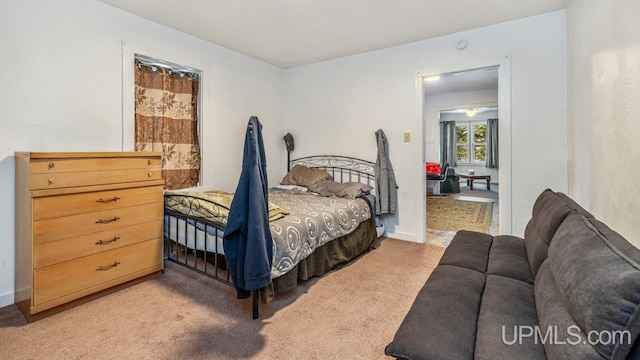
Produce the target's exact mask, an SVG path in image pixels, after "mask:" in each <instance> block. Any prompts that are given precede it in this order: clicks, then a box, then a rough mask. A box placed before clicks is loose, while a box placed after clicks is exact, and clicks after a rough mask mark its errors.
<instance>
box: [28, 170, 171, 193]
mask: <svg viewBox="0 0 640 360" xmlns="http://www.w3.org/2000/svg"><path fill="white" fill-rule="evenodd" d="M161 178H162V170H160V169H124V170H107V171H78V172H60V173H55V174H31V175H30V176H29V187H30V189H31V190H41V189H59V188H68V187H77V186H90V185H103V184H112V183H131V182H136V181H144V180H159V179H161Z"/></svg>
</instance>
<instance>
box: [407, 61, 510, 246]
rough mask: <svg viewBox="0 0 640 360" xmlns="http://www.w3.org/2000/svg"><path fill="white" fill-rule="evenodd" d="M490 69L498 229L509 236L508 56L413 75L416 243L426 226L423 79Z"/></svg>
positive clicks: (447, 65)
mask: <svg viewBox="0 0 640 360" xmlns="http://www.w3.org/2000/svg"><path fill="white" fill-rule="evenodd" d="M489 67H497V68H498V119H499V120H498V139H499V144H500V150H499V156H498V161H499V163H500V173H499V176H498V183H499V184H500V185H499V186H500V198H499V200H498V204H499V209H500V211H499V223H500V224H499V226H500V234H512V193H511V189H512V172H511V171H512V166H511V165H512V164H511V151H512V146H511V57H510V56H509V55H505V56H501V57H497V58H488V59H474V60H469V61H466V62H463V63H457V64H446V65H440V66H433V67H431V68H427V69H425V70H421V71H416V77H415V96H416V101H415V103H416V109H415V116H416V122H417V124H418V128H419V129H421V131H420V134H419V136H420V144H421V149H422V153H421V154H420V156H418V157H416V159H419V160H420V163H419V164H418V163H416V164H415V167H414V168H415V169H416V173H415V174H416V175H415V176H418V178H419V179H422V180H421V181H418V182H417V183H418V186H419V188H416V189H415V190H414V191H415V194H420V195H421V196H416V209H418V211H417V212H416V213H417V222H416V223H417V224H420V226H419V227H418V232H419V233H418V234H417V235H418V236H417V237H416V240H417V241H418V242H422V243H424V242H426V239H427V238H426V234H427V223H426V221H425V219H426V205H425V200H424V199H425V198H426V195H427V192H426V191H427V190H426V182H427V180H426V176H425V174H424V164H425V161H426V157H425V154H426V148H425V139H426V126H425V123H424V111H425V95H424V86H423V78H425V77H430V76H436V75H443V74H450V73H456V72H463V71H471V70H478V69H483V68H489Z"/></svg>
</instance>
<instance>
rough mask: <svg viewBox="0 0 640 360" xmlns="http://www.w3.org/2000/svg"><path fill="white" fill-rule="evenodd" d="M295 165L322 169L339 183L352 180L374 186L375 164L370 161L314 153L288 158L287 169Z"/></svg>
mask: <svg viewBox="0 0 640 360" xmlns="http://www.w3.org/2000/svg"><path fill="white" fill-rule="evenodd" d="M295 165H304V166H306V167H308V168H315V169H320V170H324V171H326V172H328V173H329V174H331V176H333V180H335V181H336V182H339V183H345V182H350V181H353V182H360V183H363V184H367V185H371V186H374V187H375V184H376V178H375V166H376V164H375V163H372V162H371V161H366V160H362V159H356V158H352V157H347V156H338V155H316V156H307V157H302V158H299V159H293V160H289V166H288V168H287V170H290V169H292V168H293V167H294V166H295Z"/></svg>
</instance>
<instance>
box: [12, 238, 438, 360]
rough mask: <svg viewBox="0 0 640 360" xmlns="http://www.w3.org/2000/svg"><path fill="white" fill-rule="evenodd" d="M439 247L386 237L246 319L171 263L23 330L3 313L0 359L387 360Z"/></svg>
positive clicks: (224, 297) (230, 295)
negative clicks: (373, 247) (255, 317)
mask: <svg viewBox="0 0 640 360" xmlns="http://www.w3.org/2000/svg"><path fill="white" fill-rule="evenodd" d="M443 251H444V248H442V247H438V246H432V245H423V244H416V243H410V242H405V241H400V240H393V239H385V240H383V241H382V244H381V246H380V247H379V248H378V249H376V250H373V251H371V252H370V253H368V254H366V255H365V256H363V257H362V258H360V259H359V260H358V261H356V262H355V263H353V264H352V265H350V266H348V267H346V268H343V269H341V270H338V271H335V272H331V273H329V274H327V275H325V276H323V277H321V278H315V279H313V280H310V281H307V282H303V283H301V285H300V286H299V287H298V288H297V289H296V290H294V291H292V292H290V293H287V294H281V295H278V296H277V297H276V299H275V300H274V301H273V302H272V303H270V304H267V305H264V304H261V317H260V318H259V319H258V320H252V319H251V300H250V299H246V300H237V299H236V298H235V290H234V289H232V288H231V287H228V286H226V285H223V284H220V283H218V282H216V281H214V280H211V279H209V278H207V277H204V276H202V275H199V274H196V273H194V272H192V271H190V270H188V269H185V268H182V267H180V266H179V265H176V264H174V263H170V262H167V263H166V270H165V273H164V274H163V275H162V276H160V277H158V278H156V279H153V280H150V281H146V282H144V283H141V284H138V285H136V286H133V287H131V288H128V289H125V290H123V291H120V292H117V293H114V294H111V295H109V296H106V297H103V298H100V299H98V300H95V301H92V302H90V303H87V304H84V305H81V306H78V307H76V308H73V309H70V310H68V311H65V312H62V313H59V314H56V315H53V316H51V317H48V318H45V319H43V320H40V321H37V322H34V323H31V324H26V321H25V319H24V318H23V317H22V315H21V314H20V312H19V310H18V309H17V307H16V306H15V305H11V306H7V307H5V308H2V309H0V351H1V353H2V358H3V359H52V360H54V359H92V360H93V359H245V358H252V359H390V358H388V357H386V356H385V355H384V347H385V346H386V345H387V344H388V343H389V342H390V341H391V340H392V339H393V335H394V334H395V332H396V330H397V328H398V326H399V325H400V322H401V321H402V319H403V318H404V316H405V315H406V313H407V311H408V310H409V308H410V307H411V304H412V303H413V300H414V299H415V296H416V295H417V293H418V291H419V290H420V288H421V287H422V286H423V285H424V282H425V281H426V279H427V278H428V277H429V275H430V274H431V271H432V270H433V269H434V268H435V266H436V265H437V263H438V261H439V260H440V257H441V256H442V253H443Z"/></svg>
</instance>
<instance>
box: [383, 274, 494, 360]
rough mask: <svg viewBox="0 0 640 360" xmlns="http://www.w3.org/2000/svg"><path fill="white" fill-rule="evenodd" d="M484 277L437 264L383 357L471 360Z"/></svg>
mask: <svg viewBox="0 0 640 360" xmlns="http://www.w3.org/2000/svg"><path fill="white" fill-rule="evenodd" d="M484 284H485V275H484V274H483V273H480V272H478V271H474V270H470V269H467V268H463V267H458V266H448V265H440V266H438V267H436V269H435V270H434V271H433V273H431V276H430V277H429V280H428V281H427V282H426V284H425V285H424V286H423V288H422V290H420V292H419V293H418V296H417V297H416V299H415V301H414V303H413V305H412V306H411V309H410V310H409V312H408V313H407V316H406V317H405V318H404V320H403V321H402V324H401V325H400V328H398V331H397V332H396V335H395V337H394V338H393V341H392V342H391V343H390V344H389V345H388V346H387V347H386V349H385V354H387V355H389V356H395V357H396V358H400V359H413V360H418V359H452V360H453V359H472V358H473V353H474V348H475V343H476V341H475V337H476V336H475V335H476V324H477V321H478V312H479V311H480V299H481V297H482V292H483V290H484Z"/></svg>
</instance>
